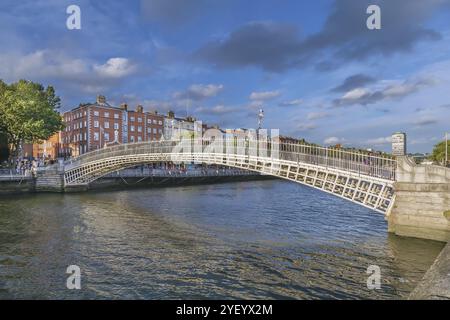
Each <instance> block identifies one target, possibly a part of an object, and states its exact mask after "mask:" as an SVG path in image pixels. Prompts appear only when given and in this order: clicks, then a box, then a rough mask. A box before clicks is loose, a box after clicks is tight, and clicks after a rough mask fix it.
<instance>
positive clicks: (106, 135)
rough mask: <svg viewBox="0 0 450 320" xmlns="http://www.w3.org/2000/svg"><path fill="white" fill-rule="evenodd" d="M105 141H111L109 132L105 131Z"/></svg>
mask: <svg viewBox="0 0 450 320" xmlns="http://www.w3.org/2000/svg"><path fill="white" fill-rule="evenodd" d="M105 141H109V133H108V132H105Z"/></svg>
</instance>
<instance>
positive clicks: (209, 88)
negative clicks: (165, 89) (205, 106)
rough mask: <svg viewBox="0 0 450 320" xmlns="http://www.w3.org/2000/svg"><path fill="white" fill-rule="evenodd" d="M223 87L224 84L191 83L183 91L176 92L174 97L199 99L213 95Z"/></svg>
mask: <svg viewBox="0 0 450 320" xmlns="http://www.w3.org/2000/svg"><path fill="white" fill-rule="evenodd" d="M223 88H224V86H223V85H222V84H206V85H205V84H193V85H191V86H190V87H189V88H188V89H187V90H185V91H182V92H176V93H175V94H174V98H175V99H189V100H195V101H200V100H204V99H206V98H211V97H215V96H216V95H218V94H219V93H220V92H221V91H222V90H223Z"/></svg>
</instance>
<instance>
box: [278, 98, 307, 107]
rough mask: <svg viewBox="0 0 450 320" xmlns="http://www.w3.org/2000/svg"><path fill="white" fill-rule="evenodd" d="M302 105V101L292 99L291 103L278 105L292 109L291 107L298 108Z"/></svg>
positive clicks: (285, 102)
mask: <svg viewBox="0 0 450 320" xmlns="http://www.w3.org/2000/svg"><path fill="white" fill-rule="evenodd" d="M302 103H303V100H302V99H294V100H291V101H284V102H281V103H280V106H282V107H292V106H299V105H301V104H302Z"/></svg>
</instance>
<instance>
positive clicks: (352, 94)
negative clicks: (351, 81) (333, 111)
mask: <svg viewBox="0 0 450 320" xmlns="http://www.w3.org/2000/svg"><path fill="white" fill-rule="evenodd" d="M368 93H369V91H368V90H367V89H364V88H356V89H353V90H350V91H349V92H347V93H345V94H344V95H343V96H342V98H341V99H342V100H357V99H360V98H362V97H364V96H365V95H366V94H368Z"/></svg>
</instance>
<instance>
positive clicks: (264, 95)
mask: <svg viewBox="0 0 450 320" xmlns="http://www.w3.org/2000/svg"><path fill="white" fill-rule="evenodd" d="M280 95H281V93H280V91H278V90H276V91H263V92H252V93H251V94H250V100H254V101H268V100H272V99H275V98H277V97H279V96H280Z"/></svg>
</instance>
